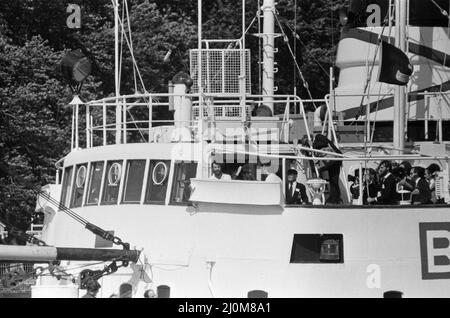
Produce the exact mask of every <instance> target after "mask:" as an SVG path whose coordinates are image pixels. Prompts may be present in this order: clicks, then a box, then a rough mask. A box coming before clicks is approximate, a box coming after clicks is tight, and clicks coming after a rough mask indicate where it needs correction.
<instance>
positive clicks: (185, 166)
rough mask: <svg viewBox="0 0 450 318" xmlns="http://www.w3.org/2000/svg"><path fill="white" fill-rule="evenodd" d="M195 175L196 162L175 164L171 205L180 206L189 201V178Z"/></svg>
mask: <svg viewBox="0 0 450 318" xmlns="http://www.w3.org/2000/svg"><path fill="white" fill-rule="evenodd" d="M196 174H197V163H196V162H177V163H175V173H174V179H173V185H172V196H171V199H170V202H171V203H175V204H182V203H187V202H188V201H189V197H190V195H191V188H190V184H191V178H195V176H196Z"/></svg>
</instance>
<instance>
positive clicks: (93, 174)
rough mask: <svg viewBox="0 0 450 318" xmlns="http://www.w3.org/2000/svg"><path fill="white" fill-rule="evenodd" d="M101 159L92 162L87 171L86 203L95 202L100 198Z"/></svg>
mask: <svg viewBox="0 0 450 318" xmlns="http://www.w3.org/2000/svg"><path fill="white" fill-rule="evenodd" d="M103 165H104V163H103V161H98V162H93V163H92V164H91V169H90V171H89V187H88V198H87V203H86V204H88V205H89V204H97V203H98V200H99V198H100V186H101V184H102V175H103Z"/></svg>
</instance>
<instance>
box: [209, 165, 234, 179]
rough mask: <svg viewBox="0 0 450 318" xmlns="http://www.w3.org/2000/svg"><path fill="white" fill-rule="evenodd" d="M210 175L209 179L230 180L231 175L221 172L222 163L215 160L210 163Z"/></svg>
mask: <svg viewBox="0 0 450 318" xmlns="http://www.w3.org/2000/svg"><path fill="white" fill-rule="evenodd" d="M211 167H212V173H213V174H212V175H211V176H210V177H209V179H210V180H221V181H222V180H231V176H230V175H229V174H226V173H223V172H222V165H221V164H220V163H217V162H215V161H214V162H213V163H212V166H211Z"/></svg>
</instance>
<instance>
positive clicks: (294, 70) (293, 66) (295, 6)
mask: <svg viewBox="0 0 450 318" xmlns="http://www.w3.org/2000/svg"><path fill="white" fill-rule="evenodd" d="M296 29H297V0H294V30H293V31H291V32H292V35H293V36H294V56H295V59H296V60H297V36H296V35H297V32H295V30H296ZM292 69H293V70H292V71H293V72H292V73H293V82H294V95H295V96H297V70H296V69H295V65H292Z"/></svg>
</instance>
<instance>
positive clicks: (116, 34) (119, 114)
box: [114, 0, 122, 144]
mask: <svg viewBox="0 0 450 318" xmlns="http://www.w3.org/2000/svg"><path fill="white" fill-rule="evenodd" d="M114 53H115V57H114V83H115V91H116V144H120V143H121V140H122V138H121V135H122V131H121V126H122V107H121V104H120V103H119V99H118V97H119V96H120V77H119V63H120V61H119V0H114Z"/></svg>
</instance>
